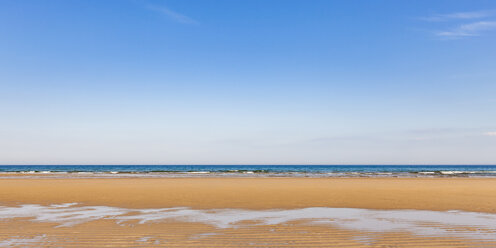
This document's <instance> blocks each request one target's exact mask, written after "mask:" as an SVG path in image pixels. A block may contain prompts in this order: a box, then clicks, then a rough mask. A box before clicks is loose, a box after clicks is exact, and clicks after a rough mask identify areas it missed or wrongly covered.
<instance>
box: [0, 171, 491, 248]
mask: <svg viewBox="0 0 496 248" xmlns="http://www.w3.org/2000/svg"><path fill="white" fill-rule="evenodd" d="M71 202H77V203H81V204H83V205H89V206H114V207H125V208H166V207H190V208H193V209H223V208H239V209H257V210H260V209H276V208H277V209H299V208H305V207H346V208H367V209H419V210H442V211H444V210H452V209H457V210H464V211H473V212H486V213H496V179H493V178H420V179H418V178H331V179H327V178H161V179H150V178H147V179H138V178H133V179H71V178H68V179H28V178H22V177H19V178H15V179H2V180H0V205H1V206H18V205H21V204H42V205H49V204H61V203H71ZM55 226H57V224H56V223H50V222H33V221H31V220H29V219H23V218H16V219H4V220H0V246H2V244H3V245H5V246H7V245H11V246H16V245H18V246H22V247H26V246H30V245H31V246H33V247H40V246H47V247H51V246H55V247H60V246H62V247H70V246H74V247H102V246H112V247H117V246H132V247H138V246H142V247H158V246H165V247H199V246H205V247H496V241H495V240H492V241H491V240H470V239H466V238H462V237H422V236H418V235H415V234H412V233H407V232H387V233H373V234H371V233H366V232H360V231H356V230H346V229H339V228H336V227H330V226H320V225H309V224H308V223H299V222H291V223H283V224H277V225H256V226H253V225H252V226H245V227H239V228H224V229H218V228H215V227H214V226H211V225H207V224H204V223H191V222H174V221H165V222H158V223H153V222H152V223H146V224H138V223H135V222H132V221H130V222H126V223H125V224H124V225H118V224H116V223H115V221H112V220H96V221H90V222H86V223H83V224H79V225H75V226H72V227H57V228H55ZM2 242H3V243H2ZM7 247H8V246H7Z"/></svg>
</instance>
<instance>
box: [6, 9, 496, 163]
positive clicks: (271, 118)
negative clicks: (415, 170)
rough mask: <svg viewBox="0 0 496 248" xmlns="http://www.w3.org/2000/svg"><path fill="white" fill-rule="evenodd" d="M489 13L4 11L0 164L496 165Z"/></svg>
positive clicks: (494, 36)
mask: <svg viewBox="0 0 496 248" xmlns="http://www.w3.org/2000/svg"><path fill="white" fill-rule="evenodd" d="M494 44H496V2H494V1H489V0H488V1H473V0H472V1H454V0H450V1H289V0H284V1H282V0H281V1H267V0H263V1H262V0H251V1H232V0H225V1H206V0H201V1H200V0H197V1H193V0H191V1H165V0H163V1H152V0H150V1H139V0H119V1H117V0H116V1H111V0H107V1H99V0H98V1H97V0H80V1H76V0H51V1H34V0H30V1H28V0H15V1H14V0H4V1H0V116H1V119H0V120H1V121H0V164H495V163H496V46H495V45H494Z"/></svg>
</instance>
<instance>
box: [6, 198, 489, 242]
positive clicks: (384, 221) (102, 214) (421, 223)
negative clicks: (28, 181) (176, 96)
mask: <svg viewBox="0 0 496 248" xmlns="http://www.w3.org/2000/svg"><path fill="white" fill-rule="evenodd" d="M21 217H22V218H31V219H32V221H39V222H55V223H59V226H72V225H77V224H80V223H84V222H88V221H93V220H98V219H113V220H115V221H116V222H117V223H118V224H120V223H123V222H126V221H137V222H138V223H139V224H144V223H147V222H160V221H165V220H173V221H184V222H199V223H205V224H209V225H212V226H215V227H217V228H220V229H222V228H238V227H240V226H246V225H274V224H282V223H286V222H290V221H304V222H305V223H306V224H309V225H332V226H334V227H338V228H344V229H350V230H358V231H364V232H372V233H377V232H398V231H404V232H411V233H413V234H416V235H422V236H457V237H459V236H463V237H467V238H474V239H488V240H496V214H488V213H475V212H462V211H445V212H439V211H426V210H369V209H356V208H324V207H316V208H302V209H292V210H243V209H213V210H196V209H190V208H184V207H179V208H160V209H125V208H116V207H108V206H77V205H76V204H74V203H66V204H59V205H50V206H40V205H21V206H19V207H0V220H1V219H8V218H21ZM246 221H248V222H246ZM241 223H244V224H241ZM246 223H251V224H246Z"/></svg>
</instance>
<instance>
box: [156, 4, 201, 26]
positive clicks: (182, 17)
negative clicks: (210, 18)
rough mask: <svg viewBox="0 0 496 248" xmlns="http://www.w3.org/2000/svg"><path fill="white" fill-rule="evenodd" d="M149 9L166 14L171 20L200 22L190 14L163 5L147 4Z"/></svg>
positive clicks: (186, 22)
mask: <svg viewBox="0 0 496 248" xmlns="http://www.w3.org/2000/svg"><path fill="white" fill-rule="evenodd" d="M147 7H148V9H150V10H153V11H156V12H159V13H161V14H164V15H166V16H167V17H169V18H170V19H171V20H173V21H175V22H179V23H183V24H198V22H197V21H196V20H194V19H192V18H190V17H188V16H185V15H183V14H180V13H177V12H175V11H172V10H170V9H169V8H166V7H163V6H151V5H149V6H147Z"/></svg>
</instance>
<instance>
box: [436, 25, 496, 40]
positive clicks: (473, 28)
mask: <svg viewBox="0 0 496 248" xmlns="http://www.w3.org/2000/svg"><path fill="white" fill-rule="evenodd" d="M495 29H496V21H479V22H473V23H468V24H462V25H459V26H458V27H456V28H454V29H452V30H447V31H440V32H436V33H435V34H436V35H437V36H440V37H444V38H463V37H467V36H479V35H481V33H482V32H487V31H490V30H495Z"/></svg>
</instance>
